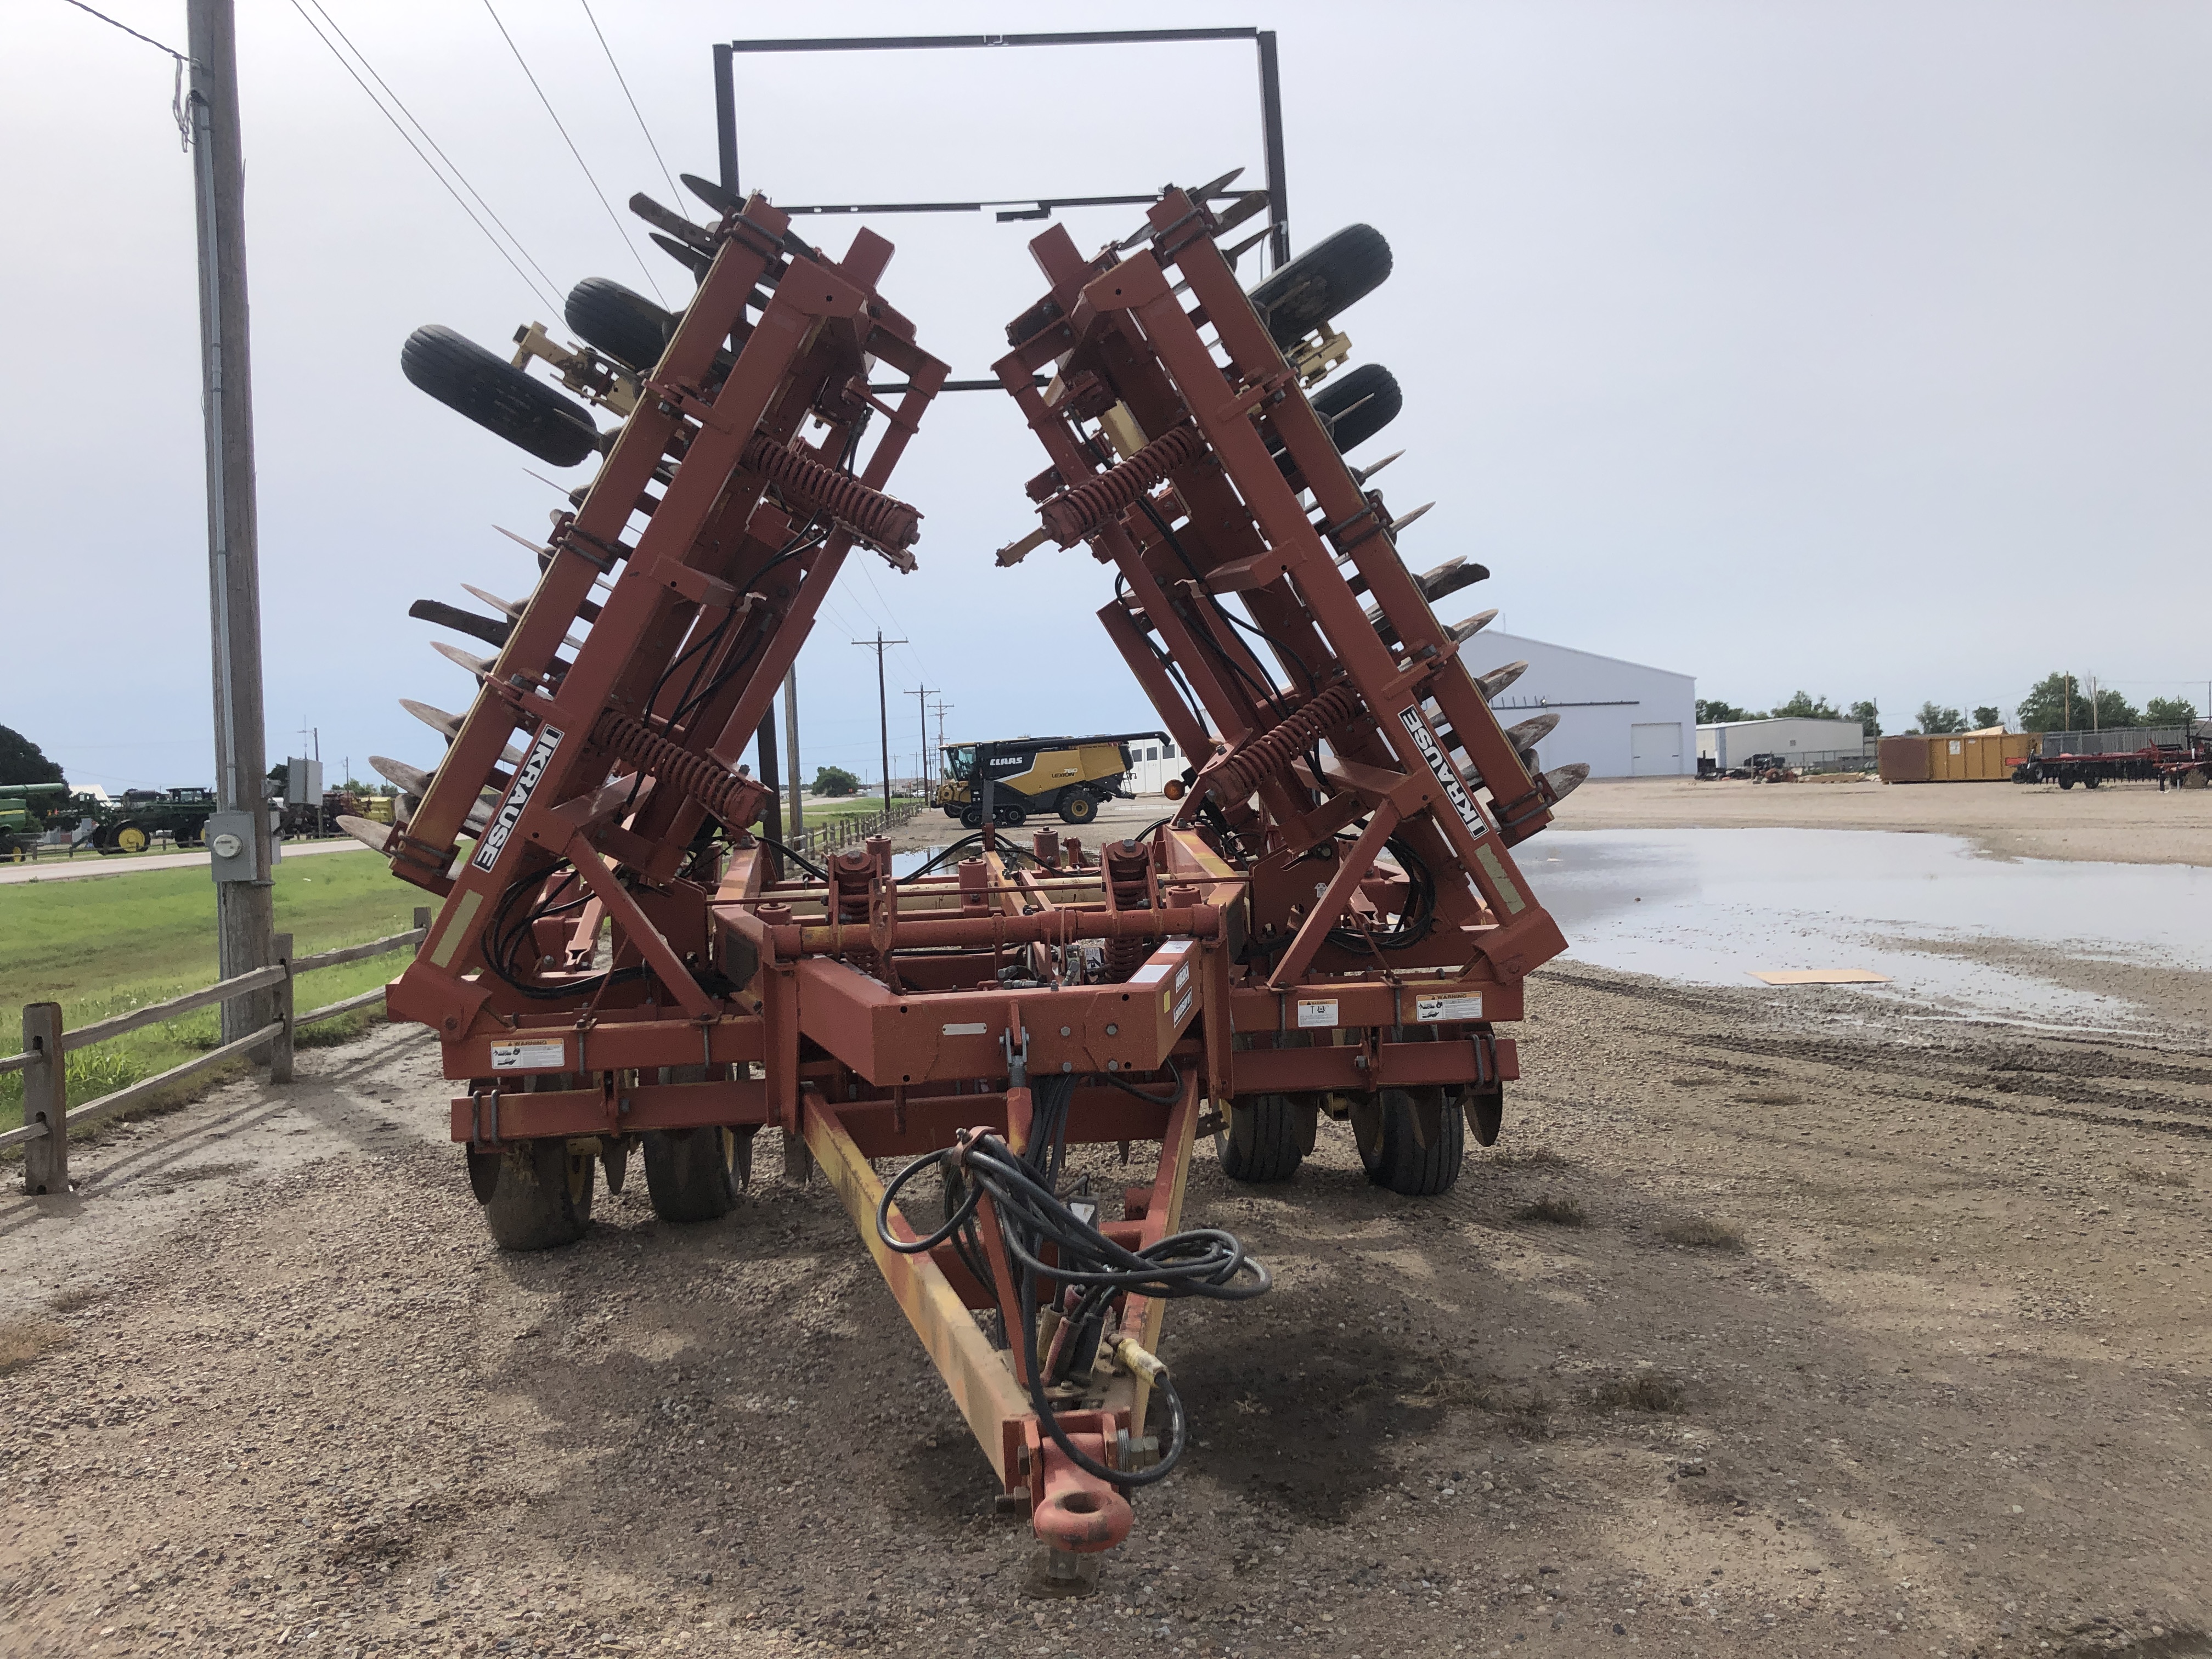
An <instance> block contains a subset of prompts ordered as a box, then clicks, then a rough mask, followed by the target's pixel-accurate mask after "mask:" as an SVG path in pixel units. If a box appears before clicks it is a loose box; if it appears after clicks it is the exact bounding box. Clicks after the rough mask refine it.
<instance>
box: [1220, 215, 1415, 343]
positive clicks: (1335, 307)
mask: <svg viewBox="0 0 2212 1659" xmlns="http://www.w3.org/2000/svg"><path fill="white" fill-rule="evenodd" d="M1389 275H1390V244H1389V242H1387V241H1385V240H1383V233H1382V232H1381V231H1379V230H1377V229H1376V228H1375V227H1374V226H1372V225H1346V227H1345V228H1343V229H1342V230H1340V231H1338V232H1337V233H1336V234H1334V236H1324V237H1322V240H1320V241H1318V242H1316V243H1315V244H1314V245H1313V246H1311V247H1310V248H1308V249H1307V250H1306V251H1305V252H1304V253H1301V254H1300V255H1298V257H1297V258H1295V259H1293V260H1291V262H1290V264H1286V265H1285V266H1284V267H1283V268H1282V269H1281V270H1278V271H1275V272H1273V273H1272V274H1271V275H1269V276H1267V278H1266V279H1265V280H1264V281H1262V282H1260V283H1255V285H1254V286H1253V289H1252V306H1253V308H1254V309H1255V311H1257V312H1258V313H1260V315H1261V317H1263V318H1265V319H1267V332H1268V334H1269V335H1270V336H1272V337H1273V339H1274V342H1275V343H1276V344H1277V345H1279V346H1286V345H1289V344H1290V343H1291V342H1293V341H1294V340H1296V339H1297V338H1298V337H1300V336H1301V335H1304V334H1308V333H1310V332H1311V331H1313V330H1315V329H1316V328H1319V327H1320V326H1321V325H1322V324H1323V323H1325V322H1327V321H1328V320H1329V319H1331V318H1334V317H1335V316H1337V315H1339V314H1340V313H1342V312H1343V311H1345V310H1346V308H1347V307H1350V306H1351V305H1352V303H1353V302H1354V301H1358V300H1360V299H1364V297H1365V296H1366V295H1370V294H1372V293H1373V292H1374V291H1375V290H1376V289H1378V288H1380V287H1382V286H1383V282H1384V280H1385V279H1386V278H1388V277H1389Z"/></svg>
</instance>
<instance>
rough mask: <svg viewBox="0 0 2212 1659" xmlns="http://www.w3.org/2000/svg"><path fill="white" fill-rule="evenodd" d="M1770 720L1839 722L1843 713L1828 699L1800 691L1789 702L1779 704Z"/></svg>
mask: <svg viewBox="0 0 2212 1659" xmlns="http://www.w3.org/2000/svg"><path fill="white" fill-rule="evenodd" d="M1768 718H1769V719H1770V720H1841V719H1843V718H1844V714H1843V711H1842V710H1841V709H1839V708H1837V707H1836V706H1835V704H1833V703H1832V702H1829V701H1828V700H1827V699H1826V697H1816V696H1814V695H1813V694H1812V693H1811V692H1809V691H1800V692H1798V693H1796V695H1795V696H1792V697H1791V698H1790V701H1789V702H1778V703H1776V704H1775V705H1774V712H1773V714H1771V715H1769V716H1768Z"/></svg>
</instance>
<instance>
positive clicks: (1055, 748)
mask: <svg viewBox="0 0 2212 1659" xmlns="http://www.w3.org/2000/svg"><path fill="white" fill-rule="evenodd" d="M1153 739H1157V740H1158V742H1159V743H1160V744H1161V745H1162V747H1163V748H1164V749H1170V750H1171V745H1170V744H1169V740H1168V734H1167V733H1166V732H1105V733H1102V734H1100V735H1097V736H1094V737H1087V738H1000V739H998V740H997V741H995V742H992V743H953V744H946V745H945V750H944V753H945V781H944V782H942V783H940V784H939V785H938V786H937V805H939V806H940V807H942V808H943V809H944V811H945V817H949V818H957V819H959V820H960V822H961V823H963V824H965V825H966V826H967V827H968V828H969V829H981V828H982V826H983V813H984V810H985V798H986V797H988V799H989V805H990V811H991V815H992V817H994V819H995V820H996V821H997V822H998V823H1000V825H1001V826H1002V827H1005V828H1012V826H1013V825H1015V824H1018V823H1021V822H1023V821H1024V819H1025V818H1027V817H1029V815H1030V813H1032V812H1057V813H1059V814H1060V821H1061V822H1062V823H1090V822H1091V819H1093V818H1095V817H1097V816H1098V806H1099V803H1100V802H1102V801H1109V800H1111V799H1114V798H1115V796H1116V795H1120V796H1122V797H1124V798H1131V797H1130V791H1129V790H1128V788H1127V775H1128V772H1129V769H1130V768H1131V767H1132V766H1133V765H1134V764H1135V763H1134V762H1133V761H1132V760H1131V759H1130V758H1129V744H1131V743H1132V742H1143V741H1150V740H1153ZM1176 793H1177V794H1180V793H1182V791H1181V790H1180V789H1178V790H1176Z"/></svg>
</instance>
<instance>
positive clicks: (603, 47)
mask: <svg viewBox="0 0 2212 1659" xmlns="http://www.w3.org/2000/svg"><path fill="white" fill-rule="evenodd" d="M579 3H580V4H581V5H582V6H583V8H584V15H585V16H586V17H587V18H591V23H592V33H594V34H596V35H598V36H599V50H600V51H601V52H605V53H606V55H607V67H608V68H609V69H611V70H613V71H614V72H615V81H616V83H617V85H619V86H620V87H621V88H622V89H623V97H625V98H628V99H629V112H630V113H631V114H632V115H635V117H637V130H638V131H640V132H641V133H643V134H644V135H645V147H646V148H647V149H649V150H651V151H652V152H653V160H654V161H659V162H660V176H661V177H662V178H663V179H666V180H667V181H668V197H669V205H670V206H671V207H674V208H677V209H678V210H681V209H682V206H683V203H684V192H683V191H680V190H678V189H677V188H676V175H675V174H674V173H671V172H669V170H668V163H667V162H666V161H661V157H660V146H659V145H658V144H656V143H653V129H652V128H651V127H649V126H647V125H646V124H645V112H644V111H643V110H641V109H640V108H639V107H638V106H637V100H636V98H635V96H633V95H632V94H631V92H630V89H629V81H627V80H626V79H624V78H623V72H622V65H621V64H617V62H615V49H614V48H613V47H612V46H609V45H608V44H607V37H606V35H605V33H604V32H603V31H602V30H601V29H600V27H599V19H598V18H596V17H593V16H592V0H579Z"/></svg>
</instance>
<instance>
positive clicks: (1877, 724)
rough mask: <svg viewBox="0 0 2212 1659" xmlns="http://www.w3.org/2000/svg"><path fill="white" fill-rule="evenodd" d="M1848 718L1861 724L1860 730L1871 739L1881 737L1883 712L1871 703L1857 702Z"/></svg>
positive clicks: (1852, 706)
mask: <svg viewBox="0 0 2212 1659" xmlns="http://www.w3.org/2000/svg"><path fill="white" fill-rule="evenodd" d="M1848 718H1850V719H1851V720H1857V722H1858V723H1859V729H1860V730H1861V731H1863V732H1865V733H1866V734H1867V736H1869V737H1870V738H1878V737H1880V736H1881V710H1880V709H1879V708H1875V706H1874V704H1873V703H1871V702H1855V703H1853V704H1852V705H1851V712H1850V715H1849V716H1848Z"/></svg>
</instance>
